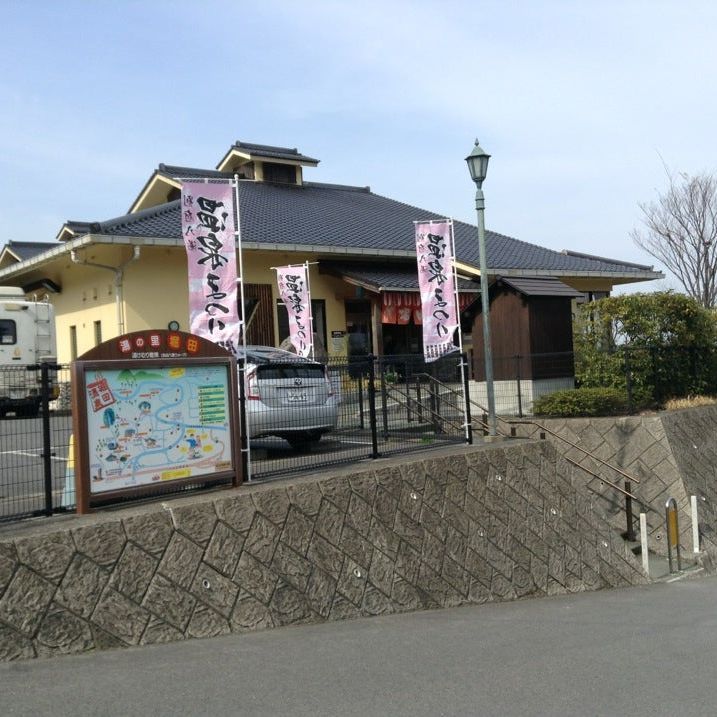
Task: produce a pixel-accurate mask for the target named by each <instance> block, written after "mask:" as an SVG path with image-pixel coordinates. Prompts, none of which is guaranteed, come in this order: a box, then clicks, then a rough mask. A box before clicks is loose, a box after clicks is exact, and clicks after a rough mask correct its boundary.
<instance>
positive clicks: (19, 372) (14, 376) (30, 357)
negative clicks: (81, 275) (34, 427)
mask: <svg viewBox="0 0 717 717" xmlns="http://www.w3.org/2000/svg"><path fill="white" fill-rule="evenodd" d="M56 361H57V346H56V338H55V313H54V309H53V306H52V304H50V303H49V302H47V301H28V300H27V299H26V298H25V294H24V292H23V291H22V289H19V288H16V287H11V286H0V417H2V416H4V415H5V414H6V413H8V412H10V411H12V412H14V413H15V415H16V416H27V417H34V416H37V414H38V412H39V410H40V403H41V400H42V396H41V390H40V386H41V383H40V371H39V370H28V367H29V366H39V364H40V363H43V362H48V363H51V364H53V365H54V364H55V362H56ZM50 376H51V378H52V379H53V385H52V386H51V387H50V396H49V398H50V399H52V398H56V395H55V394H56V392H57V389H56V385H55V384H54V372H50Z"/></svg>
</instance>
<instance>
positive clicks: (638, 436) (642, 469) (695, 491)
mask: <svg viewBox="0 0 717 717" xmlns="http://www.w3.org/2000/svg"><path fill="white" fill-rule="evenodd" d="M535 421H536V422H537V423H540V424H541V425H543V426H545V427H546V428H549V429H550V430H551V431H554V432H556V433H558V434H559V435H560V436H562V437H564V438H566V439H568V440H569V441H571V442H572V443H575V444H577V445H578V446H580V447H581V448H583V449H586V450H587V451H590V453H592V454H593V455H595V456H597V457H598V458H600V459H602V460H604V461H607V462H608V463H610V464H611V465H614V466H617V467H618V468H621V469H623V470H624V471H626V472H627V473H628V474H629V475H630V476H634V477H636V478H637V480H638V481H639V483H637V482H633V483H632V488H631V490H632V492H633V493H634V494H635V495H636V496H637V497H638V498H640V499H641V500H642V501H643V502H644V504H646V505H647V506H649V509H648V510H647V523H648V529H649V532H650V549H651V550H654V551H655V552H657V553H665V552H666V546H665V537H664V534H665V503H666V501H667V499H668V498H670V497H672V498H675V500H676V501H677V506H678V512H679V520H680V544H681V545H682V546H683V549H684V550H690V551H691V550H692V522H691V511H690V496H691V495H697V496H699V497H700V501H699V512H700V518H699V519H700V525H701V530H702V533H703V536H704V547H705V548H706V549H707V550H709V551H712V550H717V510H716V508H717V445H716V444H715V442H716V441H717V407H713V406H707V407H701V408H693V409H685V410H681V411H665V412H661V413H656V414H650V415H644V416H628V417H621V418H562V419H541V418H536V419H535ZM515 425H516V428H517V432H518V435H521V436H529V437H536V436H537V435H538V433H539V432H540V429H539V428H538V427H537V426H535V425H526V424H519V423H516V424H515ZM547 440H548V441H549V442H551V443H553V444H554V445H555V447H556V449H557V450H558V452H559V453H560V454H562V455H564V456H566V457H568V458H571V459H572V460H574V461H576V462H577V463H579V464H580V465H581V466H584V467H586V468H587V469H589V470H590V471H592V472H593V473H596V474H597V475H599V476H601V477H603V478H605V479H607V480H609V481H611V482H613V483H616V484H617V485H619V486H621V487H623V486H624V481H625V478H624V477H623V476H621V475H620V474H618V473H617V472H615V471H614V470H611V469H610V468H609V467H607V466H605V465H602V464H601V463H600V462H599V461H597V460H595V459H594V458H591V457H589V456H587V455H586V454H585V453H584V452H583V451H581V450H579V449H577V448H571V447H570V446H568V445H567V444H566V443H564V442H563V441H561V440H559V439H557V438H554V437H551V435H550V434H549V433H548V434H547ZM576 486H583V487H585V488H586V489H587V490H589V491H590V493H591V494H592V495H594V496H595V497H594V501H595V504H596V505H597V506H598V507H599V509H600V510H602V511H603V512H604V513H605V515H606V516H607V517H608V519H609V520H610V522H611V524H612V525H613V526H614V527H615V529H616V530H618V531H624V530H625V529H626V527H627V526H626V520H625V498H624V496H623V495H622V494H621V493H620V492H618V491H617V490H614V489H612V488H610V487H609V486H607V485H606V484H605V483H603V482H602V481H601V480H599V479H598V478H595V477H593V476H591V475H590V474H588V473H586V472H584V471H578V472H577V473H576ZM633 510H634V512H635V515H636V516H637V513H638V512H640V510H641V509H640V506H639V505H634V506H633Z"/></svg>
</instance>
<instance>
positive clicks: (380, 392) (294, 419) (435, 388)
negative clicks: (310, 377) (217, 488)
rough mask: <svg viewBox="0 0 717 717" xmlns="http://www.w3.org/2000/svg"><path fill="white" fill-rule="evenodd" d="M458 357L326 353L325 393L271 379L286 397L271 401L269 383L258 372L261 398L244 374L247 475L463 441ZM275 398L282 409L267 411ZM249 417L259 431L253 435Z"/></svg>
mask: <svg viewBox="0 0 717 717" xmlns="http://www.w3.org/2000/svg"><path fill="white" fill-rule="evenodd" d="M461 360H462V359H461V357H460V356H459V355H457V354H455V355H452V356H449V357H445V358H443V359H441V360H440V361H437V362H435V363H433V364H426V363H424V361H423V358H422V357H421V356H414V355H410V356H407V355H401V356H380V357H376V356H362V357H350V358H340V359H336V358H332V359H330V360H329V361H328V363H327V365H326V382H327V386H328V388H327V391H328V392H329V393H330V395H329V396H328V398H327V400H324V398H323V393H321V391H320V388H318V387H317V388H314V389H312V388H308V389H307V390H306V395H305V396H303V395H302V391H301V390H300V389H299V387H298V386H297V387H292V386H291V385H287V386H285V387H281V386H278V385H277V386H276V388H277V390H279V391H280V392H283V393H284V394H285V396H286V397H287V400H283V401H279V400H273V401H272V399H271V394H270V389H271V387H270V386H269V387H267V389H264V388H261V383H262V382H261V381H260V380H258V381H257V383H258V384H259V386H260V387H259V388H258V390H257V395H261V396H262V398H263V399H264V400H259V399H252V391H253V383H252V381H253V379H252V377H251V375H250V376H249V380H248V388H249V390H248V396H247V405H248V425H249V433H250V435H251V436H252V439H251V441H250V447H251V450H250V476H251V479H252V480H262V479H267V478H272V477H276V476H280V475H286V474H290V473H294V472H298V471H303V470H307V469H314V468H319V467H325V466H329V465H335V464H339V463H348V462H355V461H361V460H367V459H373V458H379V457H383V456H389V455H393V454H397V453H405V452H410V451H416V450H420V449H423V448H430V447H432V446H436V445H441V444H446V443H460V442H464V441H466V440H467V434H466V430H467V429H466V421H465V415H464V408H465V406H464V401H463V396H464V390H465V387H464V383H463V380H462V378H461V377H462V374H461ZM259 375H260V374H259ZM302 380H304V379H302ZM274 381H276V382H277V383H278V379H274ZM269 382H270V381H267V383H269ZM291 393H293V394H294V399H295V400H293V401H292V402H291V404H290V403H289V400H288V397H289V396H290V394H291ZM317 396H318V397H319V398H318V400H317ZM267 404H268V405H267ZM272 404H274V405H272ZM317 404H318V405H317ZM275 405H278V406H280V407H281V409H282V416H280V417H275V415H274V414H275ZM289 414H291V416H290V415H289ZM257 424H259V425H263V426H264V427H265V433H266V435H263V436H261V435H257V433H258V432H259V431H258V430H257ZM272 424H281V425H272ZM287 424H288V427H287ZM299 426H305V427H307V428H306V429H299V430H297V427H299ZM327 427H328V430H325V429H326V428H327ZM292 433H299V434H301V433H303V434H304V435H303V436H299V437H297V436H293V435H291V434H292ZM307 433H310V434H311V435H306V434H307Z"/></svg>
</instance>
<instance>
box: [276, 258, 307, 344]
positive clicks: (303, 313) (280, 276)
mask: <svg viewBox="0 0 717 717" xmlns="http://www.w3.org/2000/svg"><path fill="white" fill-rule="evenodd" d="M276 280H277V283H278V286H279V295H280V296H281V300H282V301H283V302H284V306H286V311H287V314H288V316H289V337H290V338H291V343H292V345H293V347H294V348H295V349H296V353H297V354H298V355H299V356H304V357H306V356H309V355H311V352H312V348H313V338H314V334H313V329H312V327H311V297H310V296H309V287H308V280H307V276H306V266H280V267H277V269H276Z"/></svg>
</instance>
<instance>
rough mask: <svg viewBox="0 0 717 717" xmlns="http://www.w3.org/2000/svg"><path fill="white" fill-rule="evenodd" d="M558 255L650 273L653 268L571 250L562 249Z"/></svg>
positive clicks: (650, 265)
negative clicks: (628, 267)
mask: <svg viewBox="0 0 717 717" xmlns="http://www.w3.org/2000/svg"><path fill="white" fill-rule="evenodd" d="M560 253H561V254H563V255H564V256H574V257H577V258H579V259H591V260H593V261H604V262H608V263H610V264H620V266H631V267H633V268H634V269H644V270H645V271H652V270H654V268H655V267H654V265H652V264H637V263H635V262H632V261H624V260H622V259H609V258H608V257H605V256H597V255H596V254H585V253H584V252H581V251H572V250H571V249H563V250H562V251H561V252H560Z"/></svg>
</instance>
